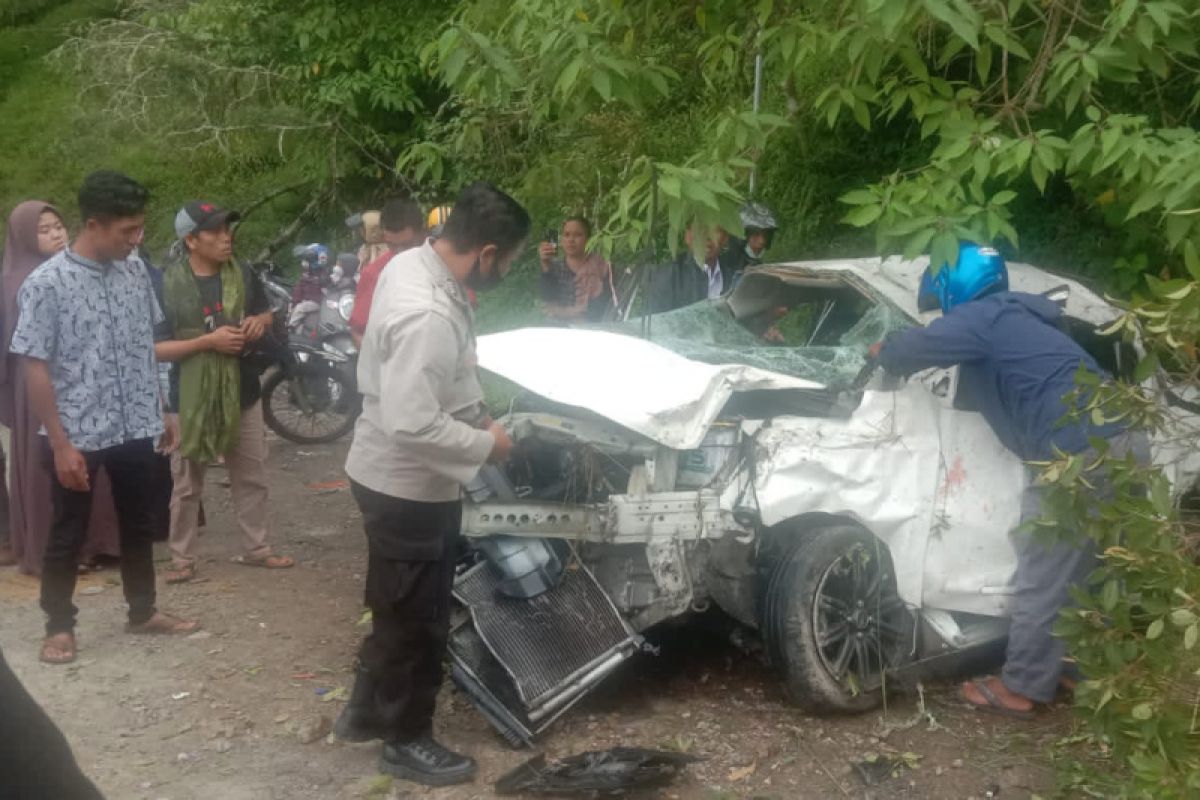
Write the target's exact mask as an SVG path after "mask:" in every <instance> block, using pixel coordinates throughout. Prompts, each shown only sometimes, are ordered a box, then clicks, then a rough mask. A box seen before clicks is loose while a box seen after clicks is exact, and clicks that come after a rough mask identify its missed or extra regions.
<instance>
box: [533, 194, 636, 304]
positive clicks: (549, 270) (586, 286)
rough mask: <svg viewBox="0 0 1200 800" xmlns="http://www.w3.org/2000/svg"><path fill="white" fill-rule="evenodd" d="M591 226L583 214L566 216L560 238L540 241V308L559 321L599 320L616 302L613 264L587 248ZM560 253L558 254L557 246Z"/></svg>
mask: <svg viewBox="0 0 1200 800" xmlns="http://www.w3.org/2000/svg"><path fill="white" fill-rule="evenodd" d="M591 235H592V228H591V226H590V225H589V224H588V221H587V220H586V219H584V218H583V217H568V218H567V219H566V220H565V221H564V222H563V224H562V231H561V232H560V235H559V242H558V243H555V242H553V241H545V242H542V244H541V247H539V248H538V257H539V259H540V260H541V262H542V278H541V295H542V311H543V313H545V315H546V317H547V318H549V319H552V320H558V321H561V322H580V321H587V322H600V321H601V320H603V319H604V315H605V314H606V313H608V311H609V310H610V309H611V308H613V307H614V306H615V305H616V304H617V293H616V290H615V289H614V288H613V280H612V268H611V267H609V266H608V262H607V261H605V260H604V259H603V258H601V256H600V254H599V253H589V252H588V251H587V243H588V238H589V237H590V236H591ZM560 246H561V248H562V256H561V257H558V258H556V256H558V251H559V247H560Z"/></svg>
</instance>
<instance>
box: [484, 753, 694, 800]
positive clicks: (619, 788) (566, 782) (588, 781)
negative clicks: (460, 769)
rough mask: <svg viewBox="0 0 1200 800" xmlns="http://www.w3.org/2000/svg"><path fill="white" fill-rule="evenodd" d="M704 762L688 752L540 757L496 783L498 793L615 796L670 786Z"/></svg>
mask: <svg viewBox="0 0 1200 800" xmlns="http://www.w3.org/2000/svg"><path fill="white" fill-rule="evenodd" d="M703 760H704V759H703V758H701V757H699V756H693V755H688V754H687V753H673V752H670V751H666V750H647V749H644V748H641V747H614V748H612V749H611V750H600V751H592V752H587V753H580V754H578V755H573V756H568V757H567V758H564V759H561V760H559V761H555V762H553V763H551V764H549V765H547V763H546V756H545V755H538V756H535V757H533V758H531V759H530V760H529V761H526V762H525V763H524V764H522V765H520V766H519V767H517V768H516V769H514V770H512V771H511V772H509V773H507V774H506V775H504V776H503V777H501V778H500V780H498V781H496V794H499V795H515V794H523V793H529V794H548V795H571V794H575V795H583V796H591V797H597V796H614V795H622V794H625V793H627V792H630V791H633V790H635V789H645V788H652V787H656V786H666V785H667V784H669V783H670V782H671V781H673V780H674V779H675V778H676V776H678V775H679V773H680V772H681V771H682V770H683V768H684V767H685V766H687V765H688V764H693V763H695V762H698V761H703Z"/></svg>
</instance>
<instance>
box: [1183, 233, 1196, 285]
mask: <svg viewBox="0 0 1200 800" xmlns="http://www.w3.org/2000/svg"><path fill="white" fill-rule="evenodd" d="M1183 263H1184V265H1185V266H1186V267H1187V271H1188V273H1189V274H1190V275H1191V276H1192V278H1194V279H1195V280H1197V281H1200V253H1197V252H1196V243H1195V242H1193V241H1192V240H1191V239H1188V240H1187V241H1186V242H1184V243H1183Z"/></svg>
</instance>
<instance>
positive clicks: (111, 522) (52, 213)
mask: <svg viewBox="0 0 1200 800" xmlns="http://www.w3.org/2000/svg"><path fill="white" fill-rule="evenodd" d="M66 246H67V229H66V226H65V225H64V224H63V220H62V215H60V214H59V213H58V209H56V208H54V206H52V205H50V204H49V203H43V202H41V201H40V200H29V201H26V202H24V203H21V204H20V205H18V206H17V207H16V208H14V209H13V211H12V214H11V215H10V216H9V218H8V230H7V233H6V235H5V237H4V263H3V267H2V268H0V302H2V305H0V337H3V338H0V424H3V425H6V426H7V427H8V428H9V429H10V431H11V433H12V438H11V446H10V450H9V453H8V473H9V475H10V476H11V484H10V485H11V491H10V497H9V508H8V518H9V536H10V537H11V546H12V552H13V556H14V557H15V558H16V561H17V564H18V565H19V566H20V568H21V571H22V572H25V573H28V574H31V575H39V574H41V571H42V553H43V551H44V550H45V548H46V540H47V538H48V537H49V535H50V521H51V505H50V481H52V480H55V478H54V476H53V474H52V473H51V471H50V469H49V466H48V463H47V460H46V458H47V457H46V453H45V450H44V447H45V445H44V444H43V443H42V441H40V440H41V436H40V434H39V433H38V431H39V430H41V423H39V422H38V419H37V415H35V414H34V412H33V408H32V407H31V406H30V403H29V398H28V395H27V393H26V388H25V374H24V370H23V369H21V364H20V359H19V358H18V357H17V356H14V355H12V354H11V353H9V351H8V345H9V343H10V342H11V341H12V335H13V331H14V330H15V329H16V327H17V294H18V293H19V292H20V290H21V284H22V283H24V282H25V279H26V278H28V277H29V274H30V273H31V272H33V271H34V270H35V269H36V268H37V267H38V266H39V265H40V264H41V263H42V262H43V261H45V260H46V259H47V258H49V257H50V256H52V255H54V254H55V253H57V252H58V251H60V250H62V249H63V248H64V247H66ZM107 482H108V476H107V475H105V474H104V473H103V471H101V472H100V473H99V474H97V476H96V491H94V492H92V497H93V498H95V500H94V501H93V504H92V516H91V521H90V523H89V525H88V535H87V541H86V544H85V545H84V550H83V558H84V561H85V563H89V562H91V561H93V560H95V559H96V557H97V556H112V557H116V556H118V555H120V550H119V546H118V542H119V539H118V532H117V515H116V510H115V509H114V508H113V504H112V498H111V495H112V492H110V491H108V490H106V489H102V488H101V483H105V484H106V483H107Z"/></svg>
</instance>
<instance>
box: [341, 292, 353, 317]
mask: <svg viewBox="0 0 1200 800" xmlns="http://www.w3.org/2000/svg"><path fill="white" fill-rule="evenodd" d="M353 311H354V295H352V294H350V293H349V292H347V293H346V294H344V295H342V296H341V297H339V298H338V313H339V314H341V315H342V319H344V320H346V321H347V322H349V321H350V314H351V312H353Z"/></svg>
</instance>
